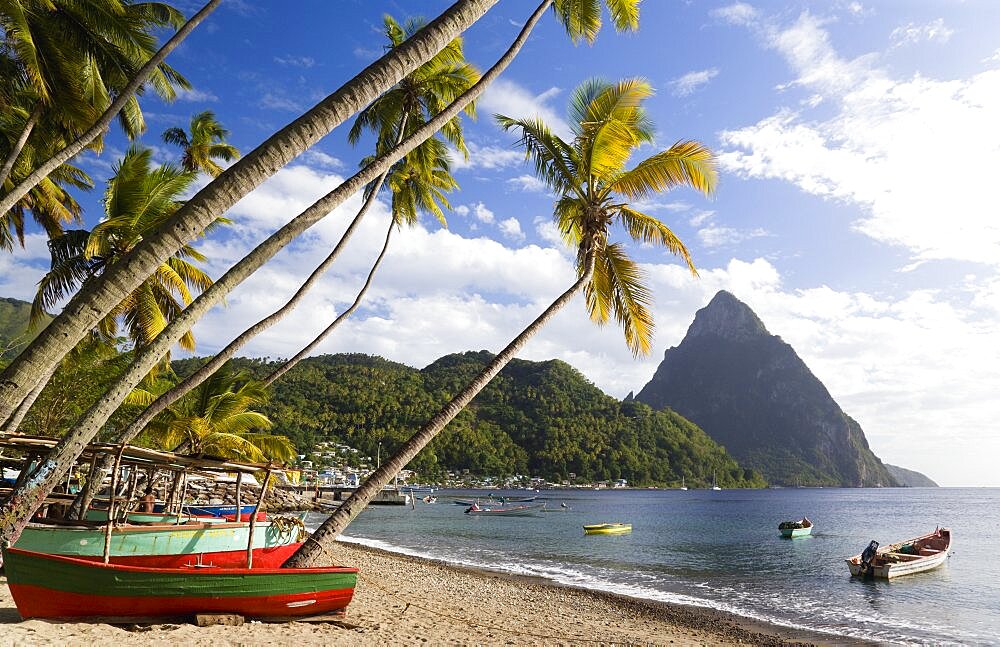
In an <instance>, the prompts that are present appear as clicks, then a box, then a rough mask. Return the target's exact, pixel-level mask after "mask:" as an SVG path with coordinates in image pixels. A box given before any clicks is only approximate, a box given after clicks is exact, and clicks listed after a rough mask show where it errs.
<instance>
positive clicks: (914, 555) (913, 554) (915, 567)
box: [846, 528, 952, 580]
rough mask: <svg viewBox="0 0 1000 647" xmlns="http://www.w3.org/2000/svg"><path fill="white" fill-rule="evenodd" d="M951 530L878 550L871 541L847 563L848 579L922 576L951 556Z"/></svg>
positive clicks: (933, 533) (939, 529)
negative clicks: (849, 571)
mask: <svg viewBox="0 0 1000 647" xmlns="http://www.w3.org/2000/svg"><path fill="white" fill-rule="evenodd" d="M951 545H952V544H951V530H950V529H948V528H936V529H935V530H934V532H930V533H927V534H926V535H921V536H919V537H914V538H913V539H908V540H906V541H900V542H897V543H895V544H891V545H889V546H882V547H881V548H879V544H878V542H876V541H872V542H871V544H869V545H868V548H866V549H865V551H864V552H862V553H861V554H860V555H855V556H854V557H851V558H849V559H847V560H846V561H847V567H848V568H849V569H850V570H851V575H852V576H858V575H859V576H863V577H878V578H882V579H887V580H888V579H892V578H894V577H899V576H901V575H912V574H914V573H922V572H923V571H929V570H931V569H932V568H937V567H938V566H940V565H941V564H943V563H944V562H945V560H947V559H948V555H949V553H951Z"/></svg>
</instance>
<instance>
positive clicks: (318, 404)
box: [174, 351, 764, 487]
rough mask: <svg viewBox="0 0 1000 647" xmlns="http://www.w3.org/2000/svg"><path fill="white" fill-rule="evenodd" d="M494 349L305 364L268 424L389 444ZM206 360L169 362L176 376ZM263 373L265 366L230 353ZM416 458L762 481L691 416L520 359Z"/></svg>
mask: <svg viewBox="0 0 1000 647" xmlns="http://www.w3.org/2000/svg"><path fill="white" fill-rule="evenodd" d="M490 357H491V355H490V354H489V353H486V352H485V351H484V352H478V353H475V352H469V353H464V354H459V355H448V356H445V357H443V358H441V359H439V360H438V361H436V362H434V363H433V364H431V365H430V366H428V367H426V368H424V369H423V370H417V369H414V368H410V367H408V366H404V365H402V364H398V363H395V362H390V361H387V360H384V359H382V358H379V357H372V356H366V355H326V356H321V357H314V358H310V359H308V360H305V361H303V362H302V363H301V364H300V365H299V366H298V367H296V368H295V369H294V370H292V371H290V372H289V373H288V375H286V376H285V377H284V378H282V379H281V380H280V381H278V382H277V383H275V385H274V396H273V398H272V402H271V405H270V407H269V409H268V410H267V413H268V415H269V416H270V417H271V418H272V419H273V420H274V422H275V423H276V426H275V429H276V430H277V431H279V432H281V433H285V434H287V435H289V436H291V437H292V438H293V439H294V441H295V442H296V444H297V446H298V447H299V450H300V451H301V452H304V451H308V449H309V448H310V447H311V446H312V445H313V444H314V443H315V442H317V441H320V440H336V441H341V442H345V443H347V444H349V445H351V446H352V447H356V448H357V449H359V450H360V451H362V452H363V453H366V454H368V455H370V456H375V455H376V452H377V450H378V444H379V443H380V442H381V447H382V448H381V451H382V455H383V456H385V455H387V452H392V451H394V449H395V448H396V447H397V446H398V445H399V444H400V443H401V442H402V441H403V440H405V439H406V438H408V437H409V436H410V435H411V434H412V432H413V431H414V430H416V429H417V428H419V427H420V425H422V424H423V423H424V422H426V421H427V420H428V419H429V418H430V417H431V416H432V415H433V414H434V413H436V412H437V410H438V408H439V407H440V406H441V405H442V404H443V403H445V402H446V401H447V400H448V398H449V397H450V396H451V395H452V394H453V393H454V392H455V391H457V390H458V389H460V388H461V387H463V386H464V385H465V384H466V383H467V382H468V381H469V380H470V379H471V378H472V376H473V375H475V373H476V372H477V371H478V370H479V369H480V368H481V367H482V366H483V365H484V364H485V363H486V362H487V361H489V359H490ZM201 361H202V360H198V359H194V360H181V361H177V362H174V368H175V370H176V371H177V373H178V374H180V375H186V374H188V373H190V372H191V371H192V370H194V368H195V366H196V365H197V364H198V363H200V362H201ZM236 363H237V365H238V366H240V367H242V368H248V369H250V370H251V371H252V372H253V373H255V374H258V375H264V374H265V373H266V372H268V369H269V368H271V367H272V365H271V364H269V363H266V362H263V361H260V360H237V362H236ZM411 467H413V468H414V469H417V470H418V471H420V472H421V473H423V474H427V475H433V474H435V473H440V472H441V471H444V470H461V469H468V470H470V471H471V472H473V473H477V474H491V475H512V474H531V475H541V476H545V477H546V478H549V479H556V480H563V479H568V478H570V476H569V475H570V474H575V476H576V479H577V480H580V481H592V480H605V479H618V478H624V479H627V480H628V481H629V482H630V483H631V484H635V485H654V484H656V485H675V484H678V483H679V482H680V480H681V477H682V476H683V477H684V478H685V479H686V482H687V483H688V484H689V485H691V486H698V485H703V484H709V483H711V480H712V475H713V473H717V475H718V481H719V484H720V485H721V486H723V487H747V486H761V485H763V484H764V483H763V481H762V480H761V478H760V477H759V476H758V475H756V474H754V473H752V472H750V471H749V470H744V469H743V468H741V467H740V466H739V465H737V463H736V462H735V461H734V460H733V459H732V458H731V457H730V456H729V455H727V454H726V453H725V451H724V450H723V449H722V448H720V447H719V446H718V445H717V444H715V443H714V442H713V441H712V440H711V439H710V438H709V437H708V436H707V435H706V434H705V433H704V432H702V431H701V430H700V429H699V428H698V427H696V426H695V425H694V424H692V423H691V422H689V421H687V420H685V419H684V418H682V417H681V416H679V415H678V414H676V413H673V412H672V411H661V412H655V411H653V410H652V409H651V408H650V407H648V406H646V405H644V404H641V403H637V402H626V403H622V402H619V401H618V400H616V399H614V398H612V397H610V396H608V395H606V394H604V393H603V392H601V391H600V389H598V388H597V387H595V386H594V385H593V384H591V383H590V382H589V381H588V380H587V379H586V378H585V377H584V376H583V375H582V374H580V373H579V372H578V371H577V370H575V369H574V368H572V367H571V366H569V365H568V364H566V363H565V362H562V361H558V360H551V361H547V362H528V361H521V360H515V361H514V362H512V363H511V364H510V365H509V366H508V367H507V368H506V369H504V370H503V372H501V373H500V375H499V376H498V377H497V378H496V379H494V380H493V382H492V383H491V384H490V385H489V386H488V387H487V388H486V389H485V390H484V391H483V392H482V393H481V394H480V395H479V396H478V397H477V398H476V399H475V400H473V402H472V404H471V405H470V406H469V407H467V408H466V410H465V411H463V412H462V413H461V414H460V415H459V416H458V417H457V418H456V419H455V420H454V421H453V422H452V423H451V424H450V425H449V426H448V428H447V429H446V430H445V432H444V433H442V434H441V435H440V436H439V437H438V438H436V439H435V440H434V441H433V442H432V443H431V444H430V446H429V447H428V448H427V449H425V450H424V451H423V452H421V454H420V455H419V456H418V457H417V458H416V459H415V460H414V462H413V463H412V464H411Z"/></svg>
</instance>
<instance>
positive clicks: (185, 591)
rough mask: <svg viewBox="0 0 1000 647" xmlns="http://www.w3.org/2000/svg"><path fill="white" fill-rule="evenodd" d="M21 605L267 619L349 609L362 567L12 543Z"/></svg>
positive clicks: (56, 612)
mask: <svg viewBox="0 0 1000 647" xmlns="http://www.w3.org/2000/svg"><path fill="white" fill-rule="evenodd" d="M4 567H5V569H6V573H7V584H8V586H9V587H10V593H11V596H12V597H13V598H14V603H15V604H16V605H17V611H18V613H20V614H21V617H22V618H24V619H28V618H48V619H57V618H73V619H77V620H85V621H86V620H90V621H101V622H109V621H110V622H113V621H115V620H116V619H120V620H119V621H131V622H136V621H140V620H146V621H156V620H162V619H164V618H182V617H191V616H193V615H195V614H201V613H230V614H238V615H241V616H244V617H247V618H255V619H259V620H286V619H292V618H297V617H306V616H317V615H323V616H327V615H335V614H342V613H343V612H344V610H345V609H346V608H347V605H348V604H349V603H350V601H351V598H352V597H353V596H354V587H355V584H356V582H357V573H358V569H356V568H346V567H329V568H259V567H255V568H252V569H248V568H218V567H207V568H206V567H202V568H146V567H137V566H122V565H119V564H103V563H98V562H91V561H86V560H82V559H76V558H73V557H62V556H58V555H45V554H42V553H35V552H31V551H26V550H19V549H17V548H9V549H5V550H4Z"/></svg>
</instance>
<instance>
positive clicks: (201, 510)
mask: <svg viewBox="0 0 1000 647" xmlns="http://www.w3.org/2000/svg"><path fill="white" fill-rule="evenodd" d="M175 509H176V508H175ZM253 510H254V504H252V503H249V504H247V505H241V506H240V514H241V515H249V514H253ZM153 512H163V504H162V503H157V504H156V505H155V506H154V507H153ZM182 512H184V513H186V514H189V515H192V516H195V517H227V516H229V517H233V518H235V517H236V506H235V505H186V506H184V507H183V508H182Z"/></svg>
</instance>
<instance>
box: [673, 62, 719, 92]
mask: <svg viewBox="0 0 1000 647" xmlns="http://www.w3.org/2000/svg"><path fill="white" fill-rule="evenodd" d="M718 75H719V70H718V69H717V68H714V67H713V68H709V69H707V70H698V71H696V72H688V73H687V74H685V75H683V76H680V77H678V78H676V79H674V80H672V81H670V85H671V86H672V87H673V89H674V90H673V93H674V95H675V96H678V97H686V96H688V95H691V94H694V93H695V92H696V91H698V90H700V89H701V88H702V87H703V86H705V85H708V82H709V81H711V80H712V79H714V78H715V77H716V76H718Z"/></svg>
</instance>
